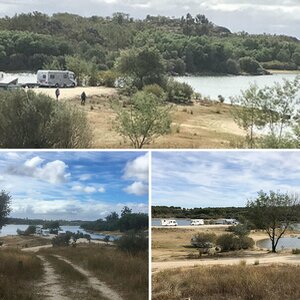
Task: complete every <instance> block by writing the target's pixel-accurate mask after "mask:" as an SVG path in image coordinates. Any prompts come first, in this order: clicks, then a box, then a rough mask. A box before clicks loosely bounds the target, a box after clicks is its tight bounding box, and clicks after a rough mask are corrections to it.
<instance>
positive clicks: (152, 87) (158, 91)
mask: <svg viewBox="0 0 300 300" xmlns="http://www.w3.org/2000/svg"><path fill="white" fill-rule="evenodd" d="M143 91H144V92H145V93H151V94H153V95H155V96H156V97H157V98H160V99H165V97H166V95H165V92H164V90H163V88H161V87H160V86H159V85H158V84H149V85H145V86H144V88H143Z"/></svg>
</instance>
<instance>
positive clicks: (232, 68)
mask: <svg viewBox="0 0 300 300" xmlns="http://www.w3.org/2000/svg"><path fill="white" fill-rule="evenodd" d="M226 68H227V72H228V73H229V74H234V75H237V74H239V73H240V71H241V68H240V65H239V63H238V62H237V61H236V60H234V59H232V58H229V59H228V60H227V61H226Z"/></svg>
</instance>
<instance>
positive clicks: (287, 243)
mask: <svg viewBox="0 0 300 300" xmlns="http://www.w3.org/2000/svg"><path fill="white" fill-rule="evenodd" d="M257 246H258V247H261V248H268V249H271V247H272V246H271V241H270V240H269V239H265V240H262V241H259V242H257ZM282 247H283V248H300V237H299V238H298V237H285V238H281V239H280V240H279V242H278V246H277V249H278V250H280V249H281V248H282Z"/></svg>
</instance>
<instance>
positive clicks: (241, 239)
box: [217, 233, 254, 251]
mask: <svg viewBox="0 0 300 300" xmlns="http://www.w3.org/2000/svg"><path fill="white" fill-rule="evenodd" d="M217 245H218V246H220V247H221V249H222V251H235V250H241V249H249V248H252V247H253V246H254V241H253V239H252V238H249V237H248V236H237V235H234V234H232V233H226V234H222V235H220V236H219V237H218V239H217Z"/></svg>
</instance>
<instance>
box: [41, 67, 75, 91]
mask: <svg viewBox="0 0 300 300" xmlns="http://www.w3.org/2000/svg"><path fill="white" fill-rule="evenodd" d="M37 83H38V84H39V85H40V86H41V87H43V86H44V87H75V86H77V81H76V78H75V74H74V73H73V72H70V71H67V70H66V71H60V70H38V71H37Z"/></svg>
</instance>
